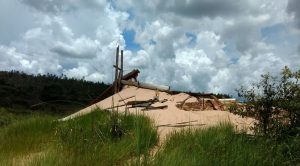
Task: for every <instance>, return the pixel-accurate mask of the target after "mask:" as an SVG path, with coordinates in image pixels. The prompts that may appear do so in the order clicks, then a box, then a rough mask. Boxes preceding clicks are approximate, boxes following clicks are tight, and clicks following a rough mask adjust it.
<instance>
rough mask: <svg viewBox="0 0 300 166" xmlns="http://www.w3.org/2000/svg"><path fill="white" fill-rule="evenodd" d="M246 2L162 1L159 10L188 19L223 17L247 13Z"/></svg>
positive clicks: (233, 0) (225, 0)
mask: <svg viewBox="0 0 300 166" xmlns="http://www.w3.org/2000/svg"><path fill="white" fill-rule="evenodd" d="M247 6H248V5H247V2H246V1H236V0H202V1H198V0H190V1H176V0H173V1H161V2H160V3H159V4H158V6H157V8H158V10H161V11H167V12H174V13H175V14H179V15H182V16H186V17H192V18H200V17H210V18H215V17H218V16H220V17H223V16H232V15H236V14H237V13H241V12H246V11H247Z"/></svg>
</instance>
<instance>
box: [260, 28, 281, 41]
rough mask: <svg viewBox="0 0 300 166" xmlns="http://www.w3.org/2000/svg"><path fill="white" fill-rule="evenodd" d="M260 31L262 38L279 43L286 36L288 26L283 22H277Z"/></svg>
mask: <svg viewBox="0 0 300 166" xmlns="http://www.w3.org/2000/svg"><path fill="white" fill-rule="evenodd" d="M260 33H261V36H262V38H263V39H264V40H266V41H267V42H270V43H279V42H282V39H283V38H285V34H286V27H285V26H284V25H283V24H276V25H273V26H269V27H264V28H262V29H261V32H260Z"/></svg>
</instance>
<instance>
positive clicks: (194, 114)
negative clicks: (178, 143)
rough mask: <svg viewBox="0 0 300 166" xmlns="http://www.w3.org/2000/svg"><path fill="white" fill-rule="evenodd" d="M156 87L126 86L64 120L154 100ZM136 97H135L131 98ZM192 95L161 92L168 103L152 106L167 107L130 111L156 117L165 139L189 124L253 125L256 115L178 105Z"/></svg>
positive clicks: (120, 110) (247, 128)
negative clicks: (135, 102) (128, 103)
mask: <svg viewBox="0 0 300 166" xmlns="http://www.w3.org/2000/svg"><path fill="white" fill-rule="evenodd" d="M155 93H156V92H155V91H154V90H148V89H142V88H137V87H133V86H127V87H124V89H123V90H122V91H120V92H119V93H117V94H114V95H113V96H111V97H108V98H106V99H104V100H102V101H100V102H98V103H96V104H94V105H91V106H89V107H87V108H84V109H82V110H80V111H78V112H76V113H74V114H72V115H70V116H68V117H65V118H63V120H68V119H71V118H74V117H76V116H80V115H84V114H87V113H90V112H91V111H93V110H94V109H95V108H97V107H99V108H101V109H110V108H111V107H112V106H113V105H114V106H120V105H124V104H125V103H126V102H128V101H140V100H149V99H153V97H154V96H155ZM131 96H134V97H131ZM188 96H189V95H188V94H186V93H179V94H176V95H170V94H168V93H165V92H159V100H160V101H162V100H165V102H163V103H160V102H157V103H154V104H153V105H152V106H162V105H167V106H168V107H167V108H166V109H154V110H146V111H142V109H143V108H129V109H128V112H130V113H142V114H144V115H146V116H149V117H150V118H151V119H153V120H154V123H155V125H156V127H157V128H158V132H159V134H160V138H162V139H164V138H165V137H166V135H167V134H169V133H170V132H171V131H173V130H179V129H183V128H187V127H191V126H192V127H209V126H213V125H216V124H219V123H220V122H231V123H232V124H233V125H234V126H235V128H236V129H237V130H242V129H243V130H247V131H249V127H250V126H252V125H253V122H254V119H252V118H242V117H241V116H238V115H234V114H232V113H230V112H228V111H216V110H209V111H207V110H206V111H185V110H182V109H179V108H178V107H176V105H177V104H178V103H179V102H181V101H183V100H184V99H186V98H187V97H188ZM128 97H131V98H129V99H127V100H125V101H119V100H122V99H125V98H128ZM194 101H195V102H196V101H197V99H196V98H194V97H192V98H190V99H189V102H194ZM118 111H119V112H120V113H124V112H125V106H121V107H118Z"/></svg>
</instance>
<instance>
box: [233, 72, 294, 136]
mask: <svg viewBox="0 0 300 166" xmlns="http://www.w3.org/2000/svg"><path fill="white" fill-rule="evenodd" d="M280 76H281V77H280V78H278V77H273V76H271V75H270V74H269V73H268V74H264V75H262V79H261V80H260V82H258V83H255V84H253V85H252V87H251V88H248V89H246V88H244V87H241V88H240V89H238V90H237V91H238V96H239V97H242V98H244V99H245V101H246V107H245V111H246V112H252V113H253V116H254V117H255V118H256V119H257V120H258V122H257V123H256V124H255V129H256V130H255V131H256V134H262V135H264V136H269V137H272V138H276V139H277V138H282V136H284V135H286V134H292V133H294V134H295V133H297V127H299V126H300V85H299V79H300V70H299V71H297V72H292V71H291V70H290V69H289V68H288V67H285V68H284V69H283V70H282V72H281V75H280ZM236 112H237V113H239V111H236Z"/></svg>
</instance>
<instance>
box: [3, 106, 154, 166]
mask: <svg viewBox="0 0 300 166" xmlns="http://www.w3.org/2000/svg"><path fill="white" fill-rule="evenodd" d="M55 119H56V118H55V117H53V116H31V117H28V118H26V119H23V120H20V121H14V123H12V124H9V125H7V126H5V127H2V128H0V165H14V164H16V165H20V164H24V165H122V163H123V164H124V162H132V161H131V159H133V158H136V159H137V161H138V162H139V159H140V156H142V155H143V156H145V155H147V153H148V151H149V149H150V148H152V147H153V146H154V145H155V144H156V142H157V133H156V129H155V128H154V127H153V126H152V123H151V121H150V119H148V118H146V117H144V116H141V115H127V116H124V115H119V116H118V117H117V123H118V126H117V127H118V130H119V131H120V135H119V136H118V137H115V136H114V134H113V128H112V124H113V121H112V115H111V114H110V113H108V112H104V111H94V112H93V113H91V114H89V115H86V116H82V117H78V118H75V119H73V120H70V121H67V122H58V121H55Z"/></svg>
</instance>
